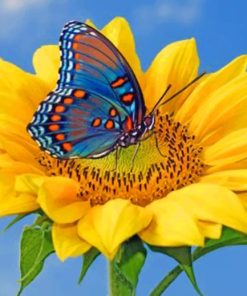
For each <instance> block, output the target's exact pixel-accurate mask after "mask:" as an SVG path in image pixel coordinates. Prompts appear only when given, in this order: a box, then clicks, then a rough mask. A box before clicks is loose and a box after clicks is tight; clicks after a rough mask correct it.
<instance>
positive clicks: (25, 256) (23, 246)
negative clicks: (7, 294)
mask: <svg viewBox="0 0 247 296" xmlns="http://www.w3.org/2000/svg"><path fill="white" fill-rule="evenodd" d="M53 252H54V249H53V244H52V238H51V226H50V223H47V222H46V223H44V224H42V225H41V226H37V225H35V224H34V225H32V226H29V227H25V228H24V230H23V233H22V237H21V243H20V272H21V279H20V280H19V282H20V289H19V291H18V293H17V296H19V295H21V293H22V291H23V290H24V288H25V287H27V286H28V285H29V284H30V283H31V282H32V281H33V280H34V279H35V278H36V277H37V276H38V274H39V273H40V272H41V271H42V268H43V265H44V262H45V259H46V258H47V257H48V256H49V255H50V254H51V253H53Z"/></svg>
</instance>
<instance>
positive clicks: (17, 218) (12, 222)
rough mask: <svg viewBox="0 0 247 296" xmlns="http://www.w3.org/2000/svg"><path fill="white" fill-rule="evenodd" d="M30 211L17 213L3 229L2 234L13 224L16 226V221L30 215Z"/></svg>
mask: <svg viewBox="0 0 247 296" xmlns="http://www.w3.org/2000/svg"><path fill="white" fill-rule="evenodd" d="M29 215H30V213H28V214H19V215H16V216H15V217H14V218H13V219H12V220H11V221H10V222H9V223H8V224H7V225H6V226H5V227H4V229H3V230H1V232H0V234H4V233H5V232H6V231H7V230H9V229H10V228H11V227H12V226H14V225H15V224H16V223H18V222H19V221H21V220H22V219H24V218H25V217H27V216H29Z"/></svg>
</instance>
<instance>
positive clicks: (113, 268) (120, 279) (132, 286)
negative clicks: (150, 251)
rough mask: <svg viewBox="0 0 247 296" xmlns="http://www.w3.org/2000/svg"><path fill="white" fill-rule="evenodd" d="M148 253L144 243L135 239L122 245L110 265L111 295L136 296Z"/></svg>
mask: <svg viewBox="0 0 247 296" xmlns="http://www.w3.org/2000/svg"><path fill="white" fill-rule="evenodd" d="M146 255H147V251H146V249H145V248H144V245H143V243H142V241H141V240H140V239H139V238H138V237H137V236H135V237H133V238H131V239H129V240H128V241H126V242H125V243H123V244H122V246H121V248H120V250H119V251H118V253H117V255H116V257H115V258H114V260H113V261H112V262H111V263H110V276H111V295H112V296H115V295H125V296H129V295H135V290H136V286H137V283H138V279H139V274H140V272H141V269H142V267H143V265H144V263H145V260H146Z"/></svg>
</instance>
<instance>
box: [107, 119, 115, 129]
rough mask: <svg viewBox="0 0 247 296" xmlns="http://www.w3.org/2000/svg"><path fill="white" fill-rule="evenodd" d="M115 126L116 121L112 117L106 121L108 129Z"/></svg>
mask: <svg viewBox="0 0 247 296" xmlns="http://www.w3.org/2000/svg"><path fill="white" fill-rule="evenodd" d="M114 126H115V124H114V121H113V120H111V119H108V120H107V121H106V123H105V128H107V129H113V128H114Z"/></svg>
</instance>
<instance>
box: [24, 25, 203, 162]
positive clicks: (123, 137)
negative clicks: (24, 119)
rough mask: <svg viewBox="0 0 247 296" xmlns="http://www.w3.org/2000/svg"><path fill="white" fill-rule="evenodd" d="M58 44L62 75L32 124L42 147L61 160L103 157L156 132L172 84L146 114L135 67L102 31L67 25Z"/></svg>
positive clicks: (137, 142) (30, 126) (32, 134)
mask: <svg viewBox="0 0 247 296" xmlns="http://www.w3.org/2000/svg"><path fill="white" fill-rule="evenodd" d="M59 44H60V52H61V62H62V63H61V67H60V70H59V73H60V77H59V80H58V82H57V87H56V89H55V90H54V91H53V92H51V93H49V94H48V96H47V97H46V99H45V100H44V101H43V102H41V104H40V105H39V107H38V110H37V111H36V112H35V114H34V116H33V119H32V122H31V123H30V124H29V125H28V126H27V130H28V132H29V133H30V135H31V136H32V138H33V139H34V140H36V142H37V143H38V145H39V146H40V148H41V149H42V150H44V151H46V152H47V153H49V154H51V155H52V156H53V157H57V158H59V159H70V158H99V157H103V156H105V155H107V154H109V153H110V152H112V151H114V150H116V149H118V148H119V147H120V148H121V147H128V146H130V145H136V144H138V145H139V144H140V141H141V140H142V139H145V135H146V134H147V133H148V132H149V131H153V127H154V121H155V116H154V111H155V110H156V108H157V107H158V106H159V104H160V102H161V101H162V99H163V98H164V96H165V95H166V93H167V91H168V90H169V88H170V87H171V85H169V86H168V87H167V89H166V90H165V92H164V94H163V95H162V96H161V98H160V99H159V100H158V101H157V103H156V104H155V106H154V107H153V109H152V111H151V112H150V113H148V114H146V107H145V103H144V99H143V95H142V91H141V88H140V86H139V84H138V81H137V79H136V77H135V75H134V73H133V71H132V69H131V67H130V66H129V64H128V62H127V61H126V59H125V58H124V57H123V55H122V54H121V53H120V52H119V51H118V49H117V48H116V47H115V46H114V45H113V44H112V43H111V42H110V41H109V40H108V39H107V38H106V37H104V36H103V35H102V34H101V33H100V32H98V31H97V30H95V29H94V28H92V27H90V26H88V25H87V24H84V23H80V22H77V21H72V22H69V23H67V24H66V25H65V26H64V28H63V31H62V33H61V37H60V42H59ZM204 74H205V73H203V74H201V75H199V76H198V77H197V78H195V79H194V80H193V81H192V82H190V83H189V84H187V85H186V86H185V87H184V88H182V89H181V90H179V91H178V92H177V93H175V94H174V95H173V96H171V97H170V98H169V99H167V100H166V101H165V102H163V103H162V104H160V106H161V105H163V104H166V103H167V102H169V101H170V100H172V99H173V98H174V97H175V96H177V95H178V94H180V93H181V92H182V91H184V90H185V89H186V88H188V87H189V86H190V85H191V84H193V83H194V82H195V81H196V80H198V79H200V78H201V77H202V76H203V75H204ZM151 134H152V133H151ZM138 147H139V146H137V148H138ZM157 148H158V147H157ZM158 150H159V149H158Z"/></svg>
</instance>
